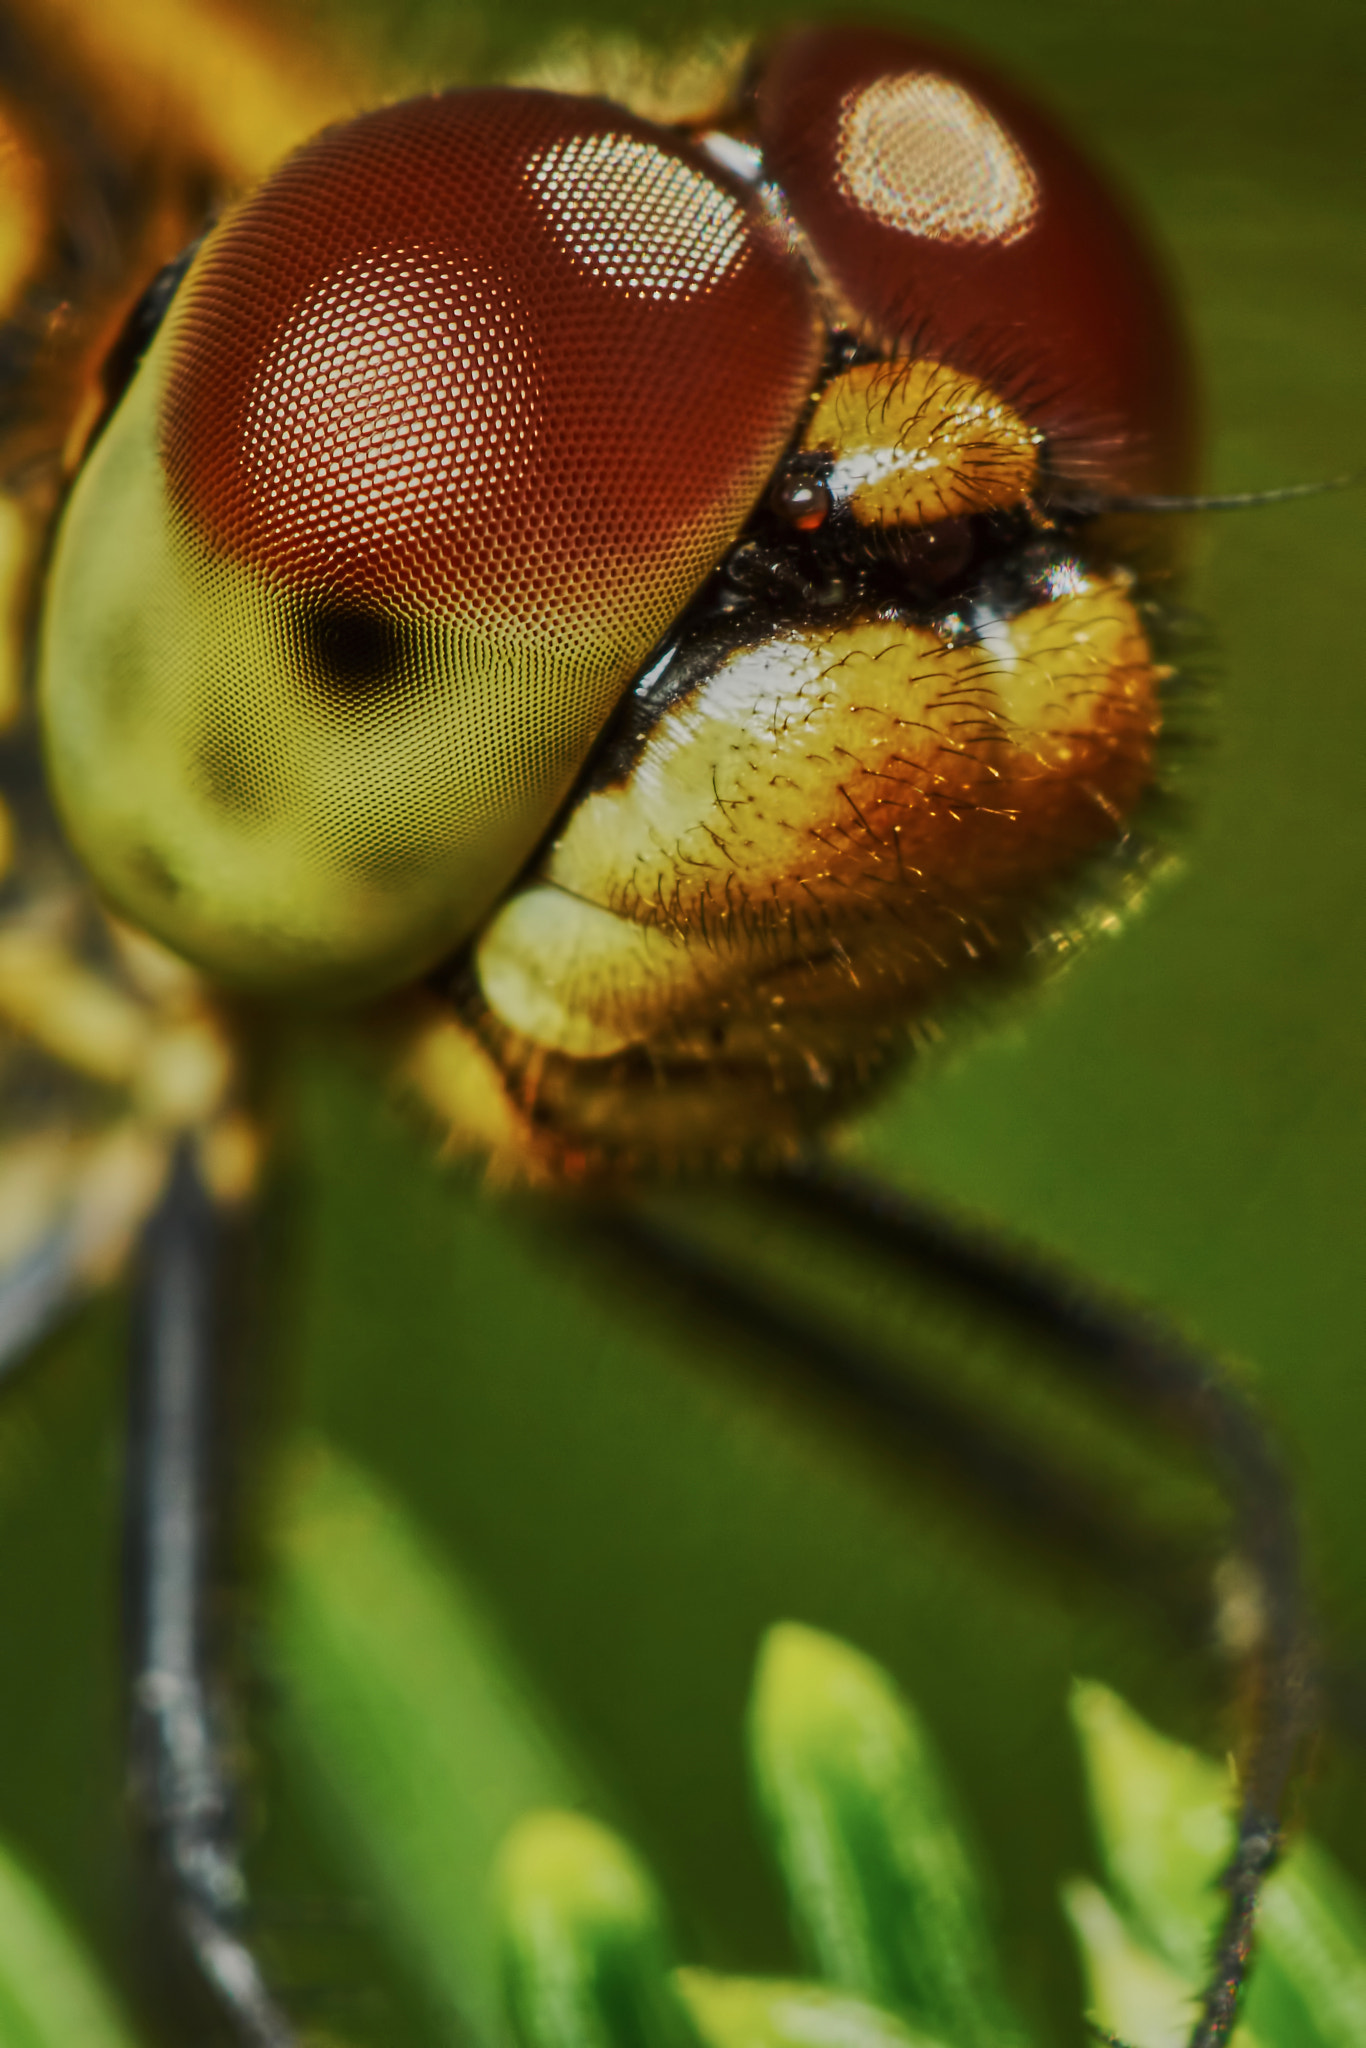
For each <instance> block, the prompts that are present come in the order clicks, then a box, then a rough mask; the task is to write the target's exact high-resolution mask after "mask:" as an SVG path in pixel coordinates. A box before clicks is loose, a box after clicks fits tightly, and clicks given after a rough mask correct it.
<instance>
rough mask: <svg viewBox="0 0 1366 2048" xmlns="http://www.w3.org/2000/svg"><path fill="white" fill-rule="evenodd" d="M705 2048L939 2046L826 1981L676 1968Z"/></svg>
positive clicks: (892, 2017)
mask: <svg viewBox="0 0 1366 2048" xmlns="http://www.w3.org/2000/svg"><path fill="white" fill-rule="evenodd" d="M675 1976H676V1981H677V1984H678V1987H679V1990H680V1991H681V1992H682V1994H683V1998H684V2000H685V2002H686V2004H687V2007H688V2010H689V2011H690V2012H691V2014H692V2017H693V2023H694V2025H695V2026H696V2028H697V2031H698V2033H699V2034H700V2036H701V2037H702V2040H703V2042H704V2043H705V2044H706V2048H936V2044H934V2043H933V2042H932V2041H931V2039H930V2036H929V2035H927V2034H917V2033H916V2032H915V2031H914V2030H913V2029H912V2028H910V2027H908V2026H907V2025H906V2023H905V2021H904V2020H901V2019H898V2018H897V2016H896V2014H895V2013H892V2012H887V2011H885V2010H884V2008H883V2007H882V2006H880V2005H870V2004H869V2003H868V2001H867V2000H866V1999H864V1998H851V1997H850V1996H849V1994H848V1993H847V1992H844V1991H831V1990H830V1988H829V1987H828V1986H827V1985H825V1984H805V1983H796V1982H793V1981H791V1980H790V1979H786V1978H781V1977H720V1976H716V1975H714V1974H713V1972H712V1971H710V1970H679V1971H677V1972H676V1973H675Z"/></svg>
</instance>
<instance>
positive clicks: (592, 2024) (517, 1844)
mask: <svg viewBox="0 0 1366 2048" xmlns="http://www.w3.org/2000/svg"><path fill="white" fill-rule="evenodd" d="M498 1903H499V1918H500V1927H501V1946H502V1957H503V1980H504V1984H505V1986H506V1990H507V2001H508V2010H509V2012H510V2014H511V2017H512V2024H513V2030H514V2033H515V2034H516V2037H517V2040H518V2042H519V2044H520V2048H696V2036H695V2034H694V2031H693V2027H692V2022H691V2019H690V2017H689V2014H688V2009H687V2007H686V2005H685V2004H684V2002H683V2000H682V1998H681V1997H680V1995H679V1992H678V1989H677V1987H676V1985H675V1983H674V1979H673V1961H674V1958H673V1956H672V1953H671V1951H670V1946H669V1940H668V1936H667V1934H666V1931H665V1925H664V1914H663V1909H662V1906H661V1904H660V1900H659V1895H658V1893H657V1892H656V1890H655V1888H654V1885H653V1883H652V1882H651V1880H650V1877H649V1875H648V1873H647V1872H646V1870H645V1869H644V1867H643V1865H642V1864H641V1863H640V1862H639V1860H638V1859H637V1858H636V1857H635V1856H633V1855H632V1853H631V1851H630V1850H629V1849H628V1848H627V1847H626V1845H625V1843H624V1842H622V1841H621V1840H620V1838H619V1837H618V1836H616V1835H614V1834H612V1833H611V1832H610V1830H608V1829H607V1828H603V1827H600V1826H599V1825H598V1824H597V1822H596V1821H592V1820H588V1819H586V1818H585V1817H584V1816H583V1815H581V1814H576V1813H536V1814H531V1815H529V1816H528V1817H527V1818H526V1819H525V1820H523V1821H521V1822H520V1823H519V1824H518V1826H517V1827H516V1828H515V1829H514V1830H513V1832H512V1834H511V1835H510V1836H509V1838H508V1841H507V1843H506V1844H505V1846H504V1849H503V1853H502V1856H501V1857H500V1859H499V1868H498Z"/></svg>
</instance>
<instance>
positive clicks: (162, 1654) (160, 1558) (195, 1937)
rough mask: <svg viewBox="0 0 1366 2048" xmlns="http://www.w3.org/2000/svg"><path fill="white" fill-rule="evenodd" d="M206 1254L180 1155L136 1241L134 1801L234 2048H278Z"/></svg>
mask: <svg viewBox="0 0 1366 2048" xmlns="http://www.w3.org/2000/svg"><path fill="white" fill-rule="evenodd" d="M222 1241H223V1226H222V1222H221V1219H220V1217H219V1215H218V1213H217V1211H216V1210H215V1207H214V1204H213V1201H212V1198H211V1197H210V1195H209V1193H208V1191H207V1189H206V1188H205V1186H204V1183H203V1181H202V1179H201V1178H200V1176H199V1172H198V1169H197V1167H196V1164H195V1159H194V1153H193V1150H192V1148H191V1147H190V1145H189V1144H183V1145H182V1146H181V1148H180V1151H179V1153H178V1155H177V1157H176V1160H175V1164H174V1167H173V1170H172V1173H171V1177H170V1181H169V1183H168V1185H167V1188H166V1192H165V1194H164V1195H163V1196H162V1198H161V1201H160V1203H159V1205H158V1207H157V1209H156V1210H155V1212H154V1213H153V1215H152V1217H151V1220H150V1221H149V1223H148V1225H147V1228H146V1231H145V1234H144V1238H143V1251H142V1266H141V1278H140V1285H139V1290H138V1298H137V1314H136V1322H135V1328H134V1338H133V1356H132V1391H131V1407H132V1414H131V1430H130V1453H129V1460H130V1462H129V1473H128V1482H127V1499H126V1507H125V1514H126V1525H125V1543H126V1569H127V1586H128V1592H127V1600H128V1640H129V1661H130V1679H131V1698H132V1715H131V1718H132V1729H131V1742H132V1758H133V1782H134V1796H135V1799H136V1801H137V1805H138V1808H139V1812H140V1815H141V1818H142V1821H143V1823H144V1825H145V1827H146V1829H147V1831H148V1835H149V1837H150V1839H151V1842H152V1844H153V1847H154V1849H155V1851H156V1855H157V1861H158V1864H159V1866H160V1870H161V1873H162V1876H163V1878H164V1880H165V1883H166V1886H167V1889H168V1892H169V1897H170V1903H171V1908H172V1911H173V1913H174V1916H175V1919H176V1922H177V1923H178V1925H179V1928H180V1931H181V1933H182V1935H183V1936H184V1939H185V1941H186V1942H187V1944H188V1946H189V1950H190V1952H191V1954H192V1956H193V1957H194V1959H195V1961H196V1962H197V1964H198V1966H199V1969H200V1971H201V1972H202V1974H203V1977H204V1978H205V1980H206V1981H207V1983H208V1985H209V1986H210V1988H211V1989H212V1991H213V1992H214V1994H215V1995H216V1997H217V1999H218V2002H219V2004H220V2006H221V2007H222V2009H223V2011H224V2012H225V2013H226V2014H227V2016H228V2018H229V2020H230V2021H231V2023H232V2025H233V2028H234V2030H235V2032H236V2036H237V2038H238V2039H239V2040H240V2041H241V2042H243V2043H244V2044H249V2048H293V2044H294V2043H295V2041H296V2038H297V2037H296V2035H295V2033H294V2030H293V2028H292V2027H291V2025H290V2023H289V2021H288V2020H287V2019H286V2017H285V2015H284V2014H283V2012H282V2011H281V2010H280V2008H279V2006H278V2005H277V2004H276V2001H275V1999H274V1998H273V1997H272V1995H271V1993H270V1991H269V1990H268V1988H267V1986H266V1982H265V1978H264V1976H263V1974H262V1971H261V1967H260V1964H259V1963H258V1961H257V1958H256V1956H255V1954H254V1953H253V1951H252V1949H251V1947H250V1946H249V1944H248V1942H247V1940H246V1938H245V1936H244V1934H243V1913H244V1906H245V1886H244V1882H243V1877H242V1869H241V1862H240V1857H239V1852H238V1843H237V1837H236V1830H235V1825H234V1803H233V1796H232V1785H231V1782H230V1778H229V1773H228V1770H227V1768H226V1765H225V1761H224V1751H223V1740H222V1731H221V1726H220V1716H219V1710H218V1701H217V1698H216V1696H215V1687H214V1682H213V1672H212V1668H211V1663H210V1654H209V1650H210V1646H209V1643H208V1633H209V1631H208V1627H207V1606H208V1592H209V1568H210V1562H211V1560H210V1545H211V1535H212V1513H211V1508H212V1496H213V1492H214V1487H213V1478H214V1471H215V1467H216V1464H217V1460H216V1458H215V1453H214V1445H213V1407H214V1398H215V1375H214V1366H215V1358H214V1351H215V1338H216V1334H217V1316H216V1303H215V1281H216V1275H217V1269H218V1266H219V1259H220V1252H221V1249H222Z"/></svg>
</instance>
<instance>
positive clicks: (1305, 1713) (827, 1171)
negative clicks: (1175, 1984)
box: [772, 1160, 1317, 2048]
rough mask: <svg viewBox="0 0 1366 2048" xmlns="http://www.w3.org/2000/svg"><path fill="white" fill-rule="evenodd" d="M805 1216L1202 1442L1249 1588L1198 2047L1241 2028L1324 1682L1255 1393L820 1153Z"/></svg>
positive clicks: (791, 1191) (783, 1187) (1105, 1302)
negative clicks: (1215, 1923) (967, 1299)
mask: <svg viewBox="0 0 1366 2048" xmlns="http://www.w3.org/2000/svg"><path fill="white" fill-rule="evenodd" d="M772 1185H773V1186H774V1188H775V1189H776V1191H777V1192H778V1193H779V1195H780V1196H781V1197H782V1198H783V1199H784V1200H786V1201H788V1202H790V1203H792V1204H793V1205H794V1206H796V1207H797V1208H798V1209H799V1210H800V1211H801V1212H802V1213H803V1214H804V1215H806V1216H808V1217H815V1218H818V1219H820V1220H823V1221H824V1222H826V1223H827V1224H832V1225H836V1226H838V1227H839V1228H840V1229H842V1230H844V1231H846V1232H853V1233H856V1234H857V1236H858V1238H859V1240H860V1242H865V1243H866V1242H868V1241H869V1239H870V1238H871V1239H873V1240H874V1241H876V1242H877V1243H878V1244H879V1245H880V1246H881V1247H882V1248H883V1249H886V1250H889V1251H892V1252H896V1253H899V1254H900V1255H901V1256H902V1257H905V1258H908V1259H912V1260H914V1261H915V1262H916V1263H917V1264H919V1265H921V1266H922V1267H925V1268H927V1269H929V1270H931V1271H933V1272H934V1273H936V1274H937V1275H939V1276H940V1277H943V1278H946V1279H948V1280H949V1281H951V1282H952V1283H954V1284H955V1285H958V1286H960V1287H962V1288H965V1289H969V1290H971V1291H972V1292H973V1293H974V1294H976V1295H979V1296H981V1297H985V1298H986V1299H987V1300H989V1301H990V1302H991V1303H992V1304H993V1305H994V1306H995V1307H996V1308H998V1309H1000V1310H1002V1311H1004V1312H1005V1313H1007V1314H1009V1315H1012V1316H1014V1317H1016V1318H1018V1319H1019V1320H1021V1321H1023V1322H1025V1323H1026V1324H1029V1325H1031V1326H1032V1327H1033V1328H1034V1329H1035V1330H1036V1331H1038V1332H1040V1333H1041V1334H1043V1335H1045V1336H1047V1337H1049V1338H1051V1339H1053V1340H1054V1341H1055V1342H1057V1343H1058V1344H1059V1345H1060V1346H1061V1349H1062V1355H1063V1356H1064V1357H1065V1358H1066V1359H1068V1360H1069V1361H1070V1362H1071V1364H1072V1366H1073V1368H1074V1369H1075V1370H1076V1371H1077V1372H1078V1373H1080V1374H1083V1375H1085V1376H1086V1377H1087V1378H1089V1379H1092V1380H1095V1379H1097V1378H1098V1379H1099V1380H1100V1381H1101V1383H1102V1384H1104V1385H1105V1386H1107V1387H1108V1388H1109V1389H1110V1390H1112V1391H1113V1392H1114V1393H1116V1394H1117V1395H1119V1396H1120V1397H1121V1398H1123V1399H1125V1400H1127V1401H1128V1402H1129V1403H1131V1404H1132V1405H1133V1406H1135V1407H1137V1408H1138V1409H1139V1410H1141V1411H1142V1412H1143V1413H1145V1414H1148V1415H1153V1414H1155V1415H1157V1416H1158V1417H1159V1418H1160V1419H1161V1420H1163V1421H1164V1422H1165V1423H1166V1424H1167V1425H1168V1427H1170V1428H1171V1430H1172V1431H1173V1432H1174V1433H1175V1434H1177V1435H1178V1436H1181V1437H1183V1438H1185V1439H1186V1440H1187V1441H1188V1442H1191V1443H1193V1444H1195V1445H1197V1446H1198V1447H1199V1448H1200V1449H1201V1450H1202V1451H1203V1452H1204V1454H1205V1457H1206V1458H1207V1460H1208V1462H1209V1465H1210V1467H1211V1470H1212V1471H1213V1473H1214V1475H1215V1477H1216V1478H1217V1479H1218V1480H1219V1482H1220V1485H1221V1487H1222V1490H1223V1492H1224V1495H1225V1497H1226V1499H1227V1501H1228V1504H1229V1510H1230V1516H1231V1523H1232V1549H1233V1554H1234V1556H1235V1557H1236V1558H1237V1559H1238V1561H1239V1562H1240V1564H1241V1565H1242V1567H1243V1569H1244V1571H1245V1573H1246V1574H1247V1576H1248V1579H1249V1581H1250V1584H1251V1589H1252V1601H1251V1603H1250V1605H1251V1612H1252V1621H1253V1625H1252V1627H1251V1628H1250V1629H1249V1630H1248V1631H1247V1642H1246V1647H1245V1648H1243V1649H1242V1651H1241V1655H1240V1663H1241V1667H1242V1669H1241V1679H1242V1686H1243V1690H1244V1695H1245V1700H1246V1707H1247V1711H1248V1713H1249V1716H1250V1734H1249V1737H1248V1739H1247V1741H1246V1743H1245V1753H1244V1756H1243V1758H1242V1785H1243V1795H1242V1805H1241V1809H1240V1812H1239V1817H1238V1833H1237V1840H1236V1843H1235V1847H1234V1853H1233V1858H1232V1861H1231V1862H1230V1864H1229V1867H1228V1869H1227V1870H1226V1872H1225V1874H1224V1885H1225V1888H1226V1890H1227V1892H1228V1895H1229V1905H1228V1911H1227V1913H1226V1915H1225V1919H1224V1925H1223V1928H1222V1930H1221V1933H1220V1936H1219V1939H1218V1942H1217V1944H1216V1947H1215V1952H1214V1955H1213V1957H1212V1958H1211V1961H1210V1972H1209V1979H1208V1982H1207V1985H1206V1989H1205V1992H1204V1996H1203V2000H1202V2009H1201V2014H1200V2018H1199V2020H1198V2021H1197V2023H1196V2026H1195V2029H1194V2031H1193V2033H1192V2036H1191V2048H1220V2044H1221V2043H1223V2042H1224V2041H1226V2040H1227V2038H1228V2036H1229V2035H1230V2033H1231V2032H1232V2030H1233V2027H1234V2024H1235V2021H1236V2018H1237V2010H1238V2003H1239V1999H1240V1996H1241V1993H1242V1989H1243V1984H1244V1980H1245V1978H1246V1975H1247V1971H1248V1965H1249V1961H1250V1957H1251V1951H1252V1939H1253V1925H1254V1921H1255V1918H1256V1910H1257V1897H1258V1893H1259V1892H1260V1889H1261V1885H1262V1881H1263V1879H1264V1878H1265V1877H1266V1875H1267V1873H1268V1871H1269V1870H1270V1869H1271V1867H1272V1865H1273V1864H1274V1862H1275V1860H1276V1856H1277V1854H1278V1852H1279V1849H1280V1845H1281V1821H1282V1814H1283V1810H1284V1803H1285V1798H1286V1793H1287V1788H1288V1786H1289V1783H1290V1779H1291V1775H1292V1773H1293V1771H1294V1768H1295V1765H1296V1762H1297V1760H1298V1759H1299V1758H1300V1757H1301V1755H1302V1753H1303V1751H1304V1748H1305V1746H1306V1744H1307V1742H1308V1740H1309V1738H1310V1737H1311V1735H1312V1733H1313V1731H1314V1728H1315V1725H1316V1721H1317V1698H1316V1693H1317V1687H1316V1683H1315V1670H1314V1663H1315V1658H1314V1649H1313V1642H1312V1632H1311V1625H1310V1619H1309V1610H1308V1602H1307V1598H1306V1594H1305V1589H1304V1584H1303V1570H1302V1561H1301V1554H1300V1535H1299V1526H1298V1516H1297V1514H1296V1509H1295V1500H1294V1494H1293V1491H1292V1488H1291V1485H1290V1481H1289V1479H1288V1477H1287V1474H1286V1472H1285V1468H1284V1466H1283V1464H1282V1461H1281V1459H1280V1457H1279V1455H1278V1453H1277V1451H1276V1448H1275V1445H1274V1444H1273V1442H1272V1440H1271V1437H1270V1435H1269V1433H1268V1431H1267V1429H1266V1428H1265V1426H1264V1424H1263V1423H1262V1421H1261V1419H1260V1418H1259V1416H1258V1415H1257V1414H1256V1412H1255V1411H1254V1409H1253V1407H1252V1405H1251V1403H1250V1402H1249V1401H1248V1399H1247V1398H1246V1396H1245V1395H1244V1394H1243V1393H1242V1392H1241V1390H1240V1389H1239V1388H1237V1387H1236V1386H1235V1385H1234V1384H1233V1383H1232V1381H1231V1380H1230V1379H1229V1378H1228V1377H1227V1376H1226V1375H1225V1374H1224V1373H1222V1372H1221V1371H1220V1370H1219V1368H1218V1366H1217V1365H1216V1364H1215V1362H1214V1361H1213V1360H1212V1359H1211V1358H1209V1357H1208V1356H1207V1355H1206V1354H1204V1353H1203V1352H1200V1351H1198V1350H1195V1349H1193V1348H1192V1347H1191V1346H1189V1345H1187V1344H1186V1343H1184V1342H1183V1341H1182V1340H1181V1338H1180V1337H1178V1336H1177V1334H1176V1333H1175V1332H1174V1331H1172V1330H1170V1329H1167V1328H1165V1327H1164V1326H1163V1325H1162V1323H1161V1322H1160V1321H1159V1320H1158V1319H1157V1318H1156V1317H1155V1316H1152V1315H1151V1314H1150V1313H1148V1312H1147V1311H1143V1310H1137V1309H1132V1308H1128V1307H1126V1306H1124V1305H1122V1304H1120V1303H1118V1302H1115V1301H1113V1300H1111V1299H1108V1298H1106V1297H1105V1296H1103V1295H1102V1294H1100V1293H1098V1292H1097V1291H1096V1290H1095V1289H1093V1288H1090V1287H1088V1286H1086V1285H1085V1284H1083V1283H1082V1282H1081V1281H1080V1279H1078V1278H1077V1276H1075V1275H1074V1274H1071V1273H1069V1272H1065V1271H1060V1270H1058V1269H1056V1268H1053V1267H1050V1266H1049V1265H1048V1264H1047V1263H1046V1262H1045V1261H1044V1260H1043V1259H1042V1258H1039V1257H1037V1256H1035V1255H1032V1254H1029V1253H1023V1252H1015V1251H1012V1250H1011V1249H1009V1248H1007V1247H1002V1246H1000V1245H999V1244H997V1243H996V1242H995V1241H994V1240H989V1239H987V1238H986V1237H984V1236H979V1235H978V1234H976V1233H974V1232H970V1231H967V1230H964V1229H961V1228H960V1227H958V1226H956V1225H955V1224H953V1223H951V1222H949V1221H948V1220H947V1219H945V1218H944V1217H942V1216H940V1215H937V1214H935V1213H934V1212H933V1211H932V1210H929V1209H927V1208H926V1207H925V1206H924V1205H923V1204H921V1203H919V1202H916V1201H915V1200H914V1199H912V1198H910V1197H906V1196H902V1195H900V1194H899V1193H897V1192H896V1191H895V1190H894V1189H892V1188H889V1187H887V1186H886V1185H884V1184H882V1183H880V1182H877V1181H875V1180H870V1179H867V1178H865V1177H863V1176H861V1175H858V1174H853V1173H849V1172H846V1171H844V1170H842V1169H840V1168H838V1167H835V1166H833V1165H831V1164H829V1163H827V1162H825V1161H820V1160H816V1161H809V1162H806V1163H804V1164H802V1165H800V1166H797V1167H793V1168H791V1169H789V1170H788V1171H787V1172H785V1173H783V1174H780V1175H778V1176H776V1177H775V1180H774V1182H773V1183H772Z"/></svg>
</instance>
